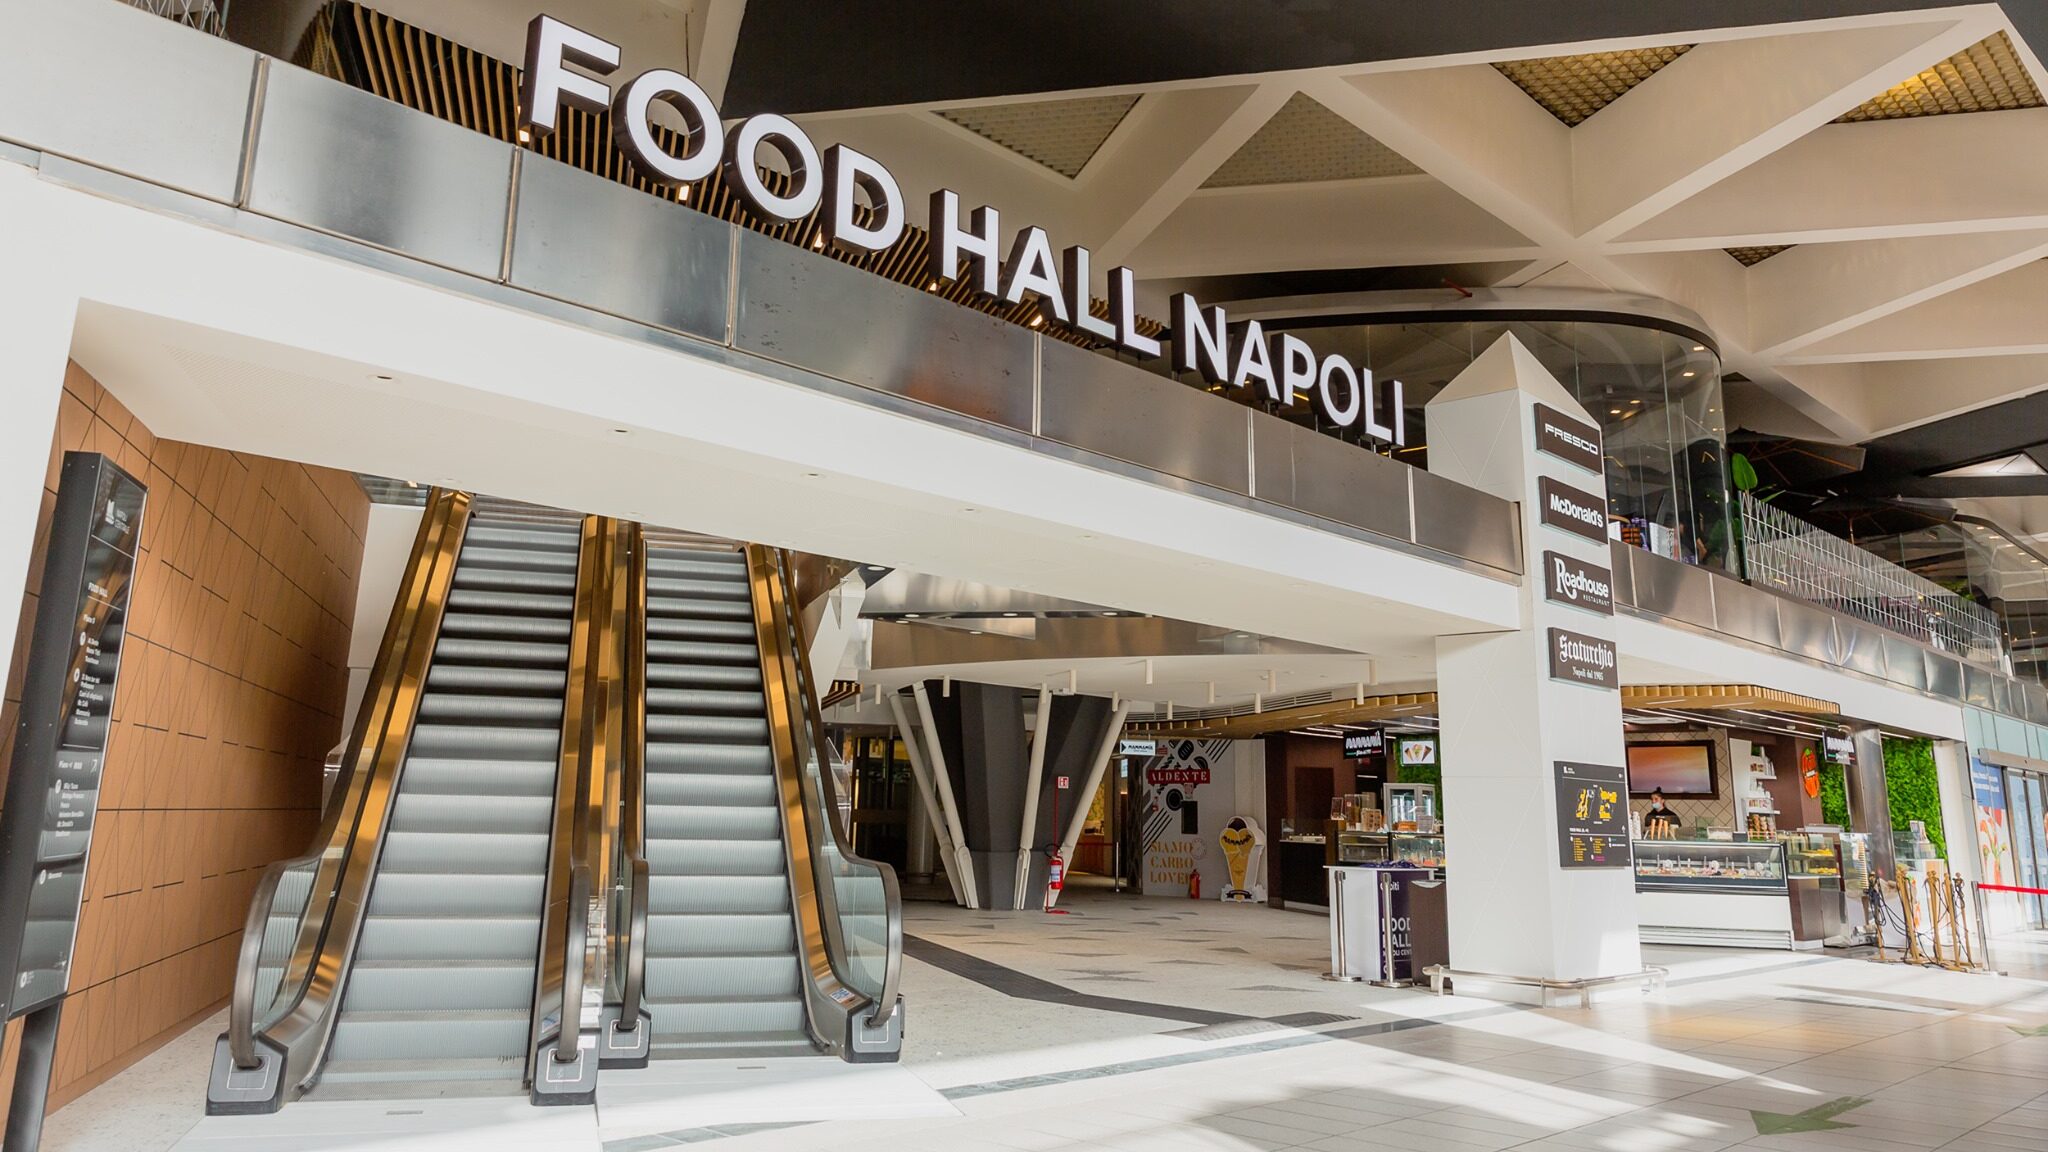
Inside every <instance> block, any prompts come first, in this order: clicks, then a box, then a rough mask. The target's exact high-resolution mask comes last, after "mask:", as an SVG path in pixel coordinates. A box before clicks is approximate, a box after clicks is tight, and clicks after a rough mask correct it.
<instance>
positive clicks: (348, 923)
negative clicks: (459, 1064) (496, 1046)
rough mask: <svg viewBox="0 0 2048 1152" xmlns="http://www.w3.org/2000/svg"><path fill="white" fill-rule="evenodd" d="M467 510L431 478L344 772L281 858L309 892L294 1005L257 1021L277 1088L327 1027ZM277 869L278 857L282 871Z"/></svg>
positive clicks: (251, 1017) (304, 1062) (295, 962)
mask: <svg viewBox="0 0 2048 1152" xmlns="http://www.w3.org/2000/svg"><path fill="white" fill-rule="evenodd" d="M470 510H471V498H470V496H469V494H468V493H466V492H456V491H451V490H446V489H441V488H436V489H434V490H432V491H431V492H430V493H429V494H428V496H427V508H426V512H425V513H424V514H423V515H422V516H421V518H420V527H419V530H418V532H417V533H416V534H415V535H414V538H413V547H412V552H411V554H410V556H409V558H408V560H407V563H406V568H405V576H404V578H403V579H402V580H401V581H400V583H399V588H398V592H397V594H396V596H395V598H394V603H393V605H392V609H391V615H390V617H389V619H387V620H386V622H385V627H384V638H383V642H382V644H381V645H380V646H379V648H378V650H377V658H376V661H375V663H374V664H373V665H372V667H371V671H370V679H369V681H368V683H367V684H366V685H365V686H364V689H363V703H362V705H361V707H360V708H359V710H358V714H357V719H356V726H355V729H354V731H353V732H352V733H351V734H350V738H349V744H348V754H347V756H346V759H345V761H344V762H345V764H346V765H347V769H348V775H347V777H346V778H344V779H343V780H341V781H339V782H337V783H338V787H337V789H336V793H337V795H336V799H335V801H334V802H332V803H330V804H328V806H327V809H326V811H325V812H324V813H323V815H322V826H321V828H320V830H319V831H318V833H316V835H315V837H314V844H315V846H316V848H315V850H314V851H312V852H309V853H307V854H306V855H304V856H301V857H298V858H297V861H286V862H285V864H286V865H290V864H292V863H294V862H299V863H303V862H305V861H307V860H312V861H315V862H316V867H317V869H318V871H317V872H316V873H315V875H314V877H313V880H312V882H311V886H310V890H309V891H308V893H307V897H306V910H305V913H304V919H303V920H302V921H301V924H300V928H299V933H298V939H297V941H296V943H295V946H294V948H293V952H292V957H291V960H290V962H289V963H288V964H287V965H286V967H285V970H284V972H283V973H282V974H281V975H280V977H279V984H278V987H279V989H280V993H281V994H282V995H288V996H290V997H291V1008H290V1010H289V1011H288V1012H287V1013H286V1014H285V1015H284V1016H283V1017H281V1018H279V1019H278V1020H277V1021H276V1022H275V1023H273V1024H272V1025H270V1026H269V1027H268V1028H266V1029H264V1030H263V1031H264V1033H265V1034H266V1035H268V1036H269V1037H270V1040H271V1042H272V1044H273V1045H274V1046H275V1047H276V1048H278V1049H279V1050H280V1051H282V1053H283V1054H284V1061H285V1067H284V1068H283V1071H282V1074H283V1076H284V1077H285V1078H286V1083H285V1087H286V1089H289V1088H291V1087H293V1086H295V1085H303V1084H305V1083H306V1082H308V1081H309V1080H310V1079H311V1077H312V1076H313V1074H314V1073H315V1072H317V1070H318V1069H319V1067H320V1063H321V1060H322V1059H323V1058H324V1057H325V1054H326V1047H327V1041H328V1038H329V1037H330V1036H331V1035H332V1033H333V1027H334V1019H335V1016H336V1010H337V1009H338V1007H339V1005H340V999H341V990H342V987H343V985H344V983H345V982H346V978H347V973H348V968H349V963H350V960H351V959H352V958H353V953H354V950H355V942H356V937H357V935H358V933H359V932H360V930H361V926H362V918H363V915H364V914H365V912H366V911H367V907H368V900H367V892H368V876H370V875H374V872H375V869H376V861H377V856H378V855H379V854H380V853H381V851H382V848H383V843H384V833H385V831H386V830H387V826H388V823H389V816H390V806H391V802H392V799H393V797H394V796H395V794H396V791H397V789H396V776H397V773H398V770H399V768H400V766H402V765H403V763H404V761H405V755H406V748H407V746H408V745H409V744H410V743H411V740H412V732H413V727H414V722H415V720H416V713H417V711H418V706H419V699H420V696H421V694H422V689H423V688H424V685H425V681H426V676H427V671H428V669H429V667H430V666H431V664H432V660H433V652H434V643H435V640H436V639H437V638H438V636H439V633H440V628H441V619H442V616H443V614H444V613H445V611H446V608H447V600H448V592H449V587H450V585H451V583H452V581H453V579H454V570H455V562H456V558H457V556H458V555H459V554H460V552H461V550H462V542H463V539H464V537H465V535H466V534H467V531H468V526H469V517H470ZM380 799H381V800H382V806H381V809H380V807H379V805H378V803H377V801H379V800H380ZM365 869H367V870H368V872H367V873H366V872H365V871H364V870H365ZM283 871H284V868H282V867H281V868H280V870H279V879H280V881H281V880H282V874H283ZM352 891H353V892H355V893H356V894H357V897H358V898H357V899H356V900H354V901H353V902H352V903H351V902H347V901H346V900H345V896H346V895H347V894H348V893H350V892H352ZM257 895H258V896H260V897H262V900H261V903H262V904H263V905H264V906H265V909H266V912H267V910H268V908H269V907H270V906H271V905H272V903H273V902H274V901H275V899H276V887H275V885H272V886H271V887H269V888H268V889H264V888H263V887H262V886H261V884H260V882H259V890H258V892H257ZM251 903H252V908H251V912H250V917H251V919H250V923H254V917H255V908H254V904H256V903H257V901H254V900H252V901H251ZM245 932H246V925H245ZM260 940H261V931H260V930H259V932H258V947H257V948H256V949H255V950H254V951H253V952H252V951H251V950H250V948H249V946H248V941H247V939H246V938H245V940H244V942H243V950H242V953H241V954H240V955H239V956H238V957H237V968H236V973H235V981H234V985H233V988H234V999H233V1001H232V1002H231V1003H230V1005H229V1022H230V1029H231V1033H232V1029H233V1027H234V1023H235V1021H236V1019H237V1018H238V1017H239V1018H241V1019H242V1020H243V1021H246V1022H247V1025H248V1037H247V1039H248V1046H247V1049H246V1051H235V1052H234V1055H235V1056H236V1058H237V1060H238V1061H239V1060H241V1059H248V1060H251V1061H253V1060H254V1059H255V1046H254V1041H255V1036H256V1034H257V1030H256V1028H255V1014H256V1005H255V1002H254V1001H255V991H256V983H257V980H256V975H257V973H256V968H257V967H258V966H259V964H260V957H261V952H262V950H261V947H260ZM285 989H289V991H288V992H285V991H283V990H285ZM274 1002H275V1001H273V1003H274ZM229 1044H230V1047H231V1049H232V1048H234V1047H235V1046H236V1039H235V1037H234V1036H233V1035H232V1034H231V1035H230V1038H229Z"/></svg>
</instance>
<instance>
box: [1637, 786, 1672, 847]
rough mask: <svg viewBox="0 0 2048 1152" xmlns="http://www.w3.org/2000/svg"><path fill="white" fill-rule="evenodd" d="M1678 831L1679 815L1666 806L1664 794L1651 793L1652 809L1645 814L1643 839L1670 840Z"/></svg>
mask: <svg viewBox="0 0 2048 1152" xmlns="http://www.w3.org/2000/svg"><path fill="white" fill-rule="evenodd" d="M1677 830H1678V813H1676V812H1673V811H1672V810H1671V809H1669V808H1667V807H1665V806H1664V793H1662V792H1652V793H1650V807H1649V808H1648V809H1647V810H1645V811H1644V812H1643V839H1645V840H1669V839H1671V834H1672V833H1673V832H1675V831H1677Z"/></svg>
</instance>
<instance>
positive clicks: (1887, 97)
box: [1835, 32, 2044, 124]
mask: <svg viewBox="0 0 2048 1152" xmlns="http://www.w3.org/2000/svg"><path fill="white" fill-rule="evenodd" d="M2043 103H2044V102H2043V101H2042V99H2041V89H2040V88H2039V87H2037V86H2036V85H2035V84H2034V78H2033V77H2031V76H2029V75H2027V66H2026V65H2025V64H2024V63H2022V62H2021V61H2020V56H2019V53H2018V52H2016V51H2014V50H2013V46H2012V40H2011V39H2010V38H2009V37H2007V36H2006V34H2005V33H2003V32H1998V33H1995V34H1993V35H1992V36H1990V37H1988V38H1986V39H1984V40H1980V41H1978V42H1977V43H1975V44H1972V45H1971V46H1970V47H1968V48H1965V49H1963V50H1962V51H1961V52H1958V53H1956V54H1955V55H1953V56H1951V57H1949V58H1948V59H1946V60H1943V61H1942V62H1941V63H1939V64H1936V65H1935V66H1934V67H1932V68H1929V69H1928V70H1927V71H1925V72H1922V73H1920V74H1919V75H1918V76H1915V77H1913V78H1912V79H1911V80H1908V81H1906V82H1905V83H1903V84H1900V85H1898V86H1897V87H1895V88H1891V89H1889V90H1887V91H1885V92H1883V93H1881V94H1880V95H1878V96H1875V97H1873V98H1871V99H1869V100H1866V101H1864V102H1863V103H1862V104H1860V105H1858V106H1857V107H1856V108H1854V109H1852V110H1851V111H1849V112H1848V113H1846V114H1845V115H1843V116H1841V117H1840V118H1838V119H1837V120H1836V121H1835V123H1837V124H1852V123H1855V122H1857V121H1862V120H1906V119H1911V118H1913V117H1915V116H1948V115H1952V114H1955V113H1958V112H1997V111H2001V110H2004V109H2008V108H2039V107H2042V105H2043Z"/></svg>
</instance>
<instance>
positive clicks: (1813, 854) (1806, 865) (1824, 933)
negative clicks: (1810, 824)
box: [1778, 832, 1845, 948]
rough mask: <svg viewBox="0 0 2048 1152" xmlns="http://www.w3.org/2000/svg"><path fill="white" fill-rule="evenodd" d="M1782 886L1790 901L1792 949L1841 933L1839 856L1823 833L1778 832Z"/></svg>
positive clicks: (1811, 945)
mask: <svg viewBox="0 0 2048 1152" xmlns="http://www.w3.org/2000/svg"><path fill="white" fill-rule="evenodd" d="M1778 841H1779V843H1781V844H1783V845H1784V846H1785V884H1786V888H1787V889H1788V895H1789V896H1790V897H1791V901H1792V940H1793V947H1795V948H1797V947H1818V946H1819V945H1820V944H1821V942H1822V941H1825V940H1827V939H1829V938H1830V937H1834V936H1839V935H1841V934H1842V919H1843V916H1844V913H1845V909H1844V907H1843V903H1842V857H1841V853H1840V852H1839V851H1838V850H1837V845H1836V840H1835V838H1834V837H1833V836H1831V835H1829V834H1827V833H1825V832H1781V833H1779V835H1778Z"/></svg>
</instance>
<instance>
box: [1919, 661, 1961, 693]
mask: <svg viewBox="0 0 2048 1152" xmlns="http://www.w3.org/2000/svg"><path fill="white" fill-rule="evenodd" d="M1920 655H1921V658H1922V662H1923V663H1924V664H1926V666H1927V690H1928V691H1929V692H1932V693H1934V694H1935V695H1936V696H1946V697H1948V698H1949V699H1951V700H1960V699H1962V698H1963V663H1962V661H1960V660H1957V659H1956V658H1955V657H1953V656H1944V655H1942V654H1941V653H1939V652H1931V651H1922V652H1921V654H1920Z"/></svg>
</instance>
